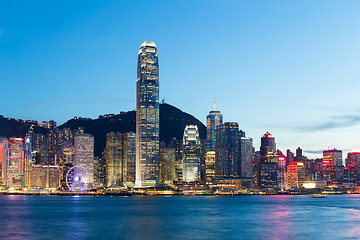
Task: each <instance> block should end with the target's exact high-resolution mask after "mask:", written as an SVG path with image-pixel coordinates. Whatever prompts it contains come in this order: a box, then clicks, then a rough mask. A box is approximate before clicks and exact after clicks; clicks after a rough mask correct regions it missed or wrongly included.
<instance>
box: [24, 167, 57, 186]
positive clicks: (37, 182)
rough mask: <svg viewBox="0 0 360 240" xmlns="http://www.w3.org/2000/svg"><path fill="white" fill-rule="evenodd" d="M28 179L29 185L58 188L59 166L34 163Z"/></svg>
mask: <svg viewBox="0 0 360 240" xmlns="http://www.w3.org/2000/svg"><path fill="white" fill-rule="evenodd" d="M30 179H31V180H30V186H31V187H33V188H58V187H59V186H60V169H59V166H51V165H34V166H33V168H32V169H31V177H30Z"/></svg>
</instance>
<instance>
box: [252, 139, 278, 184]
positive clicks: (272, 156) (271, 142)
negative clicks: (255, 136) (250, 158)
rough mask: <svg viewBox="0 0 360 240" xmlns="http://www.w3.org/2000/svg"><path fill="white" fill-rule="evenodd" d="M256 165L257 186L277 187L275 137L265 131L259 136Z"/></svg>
mask: <svg viewBox="0 0 360 240" xmlns="http://www.w3.org/2000/svg"><path fill="white" fill-rule="evenodd" d="M259 158H260V159H259V163H258V166H257V168H258V169H257V185H258V188H275V187H278V156H277V153H276V144H275V138H274V136H272V135H271V134H270V133H269V132H266V133H265V134H264V135H263V137H262V138H261V146H260V156H259Z"/></svg>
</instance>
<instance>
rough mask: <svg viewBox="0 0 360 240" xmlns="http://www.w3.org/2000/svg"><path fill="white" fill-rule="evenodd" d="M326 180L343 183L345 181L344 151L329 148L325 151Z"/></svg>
mask: <svg viewBox="0 0 360 240" xmlns="http://www.w3.org/2000/svg"><path fill="white" fill-rule="evenodd" d="M322 167H323V171H324V180H326V181H328V182H330V183H341V182H342V181H343V164H342V151H341V150H337V149H335V148H334V149H329V150H325V151H323V163H322Z"/></svg>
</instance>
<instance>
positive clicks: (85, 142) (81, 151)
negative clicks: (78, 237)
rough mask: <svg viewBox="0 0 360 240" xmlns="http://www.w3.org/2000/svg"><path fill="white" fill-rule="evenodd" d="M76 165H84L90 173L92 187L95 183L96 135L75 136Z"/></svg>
mask: <svg viewBox="0 0 360 240" xmlns="http://www.w3.org/2000/svg"><path fill="white" fill-rule="evenodd" d="M74 165H75V166H81V167H84V168H85V169H86V170H87V171H88V173H89V183H88V184H90V186H89V187H90V188H91V187H92V184H93V183H94V137H93V136H92V135H91V134H86V133H83V134H77V135H76V136H75V138H74Z"/></svg>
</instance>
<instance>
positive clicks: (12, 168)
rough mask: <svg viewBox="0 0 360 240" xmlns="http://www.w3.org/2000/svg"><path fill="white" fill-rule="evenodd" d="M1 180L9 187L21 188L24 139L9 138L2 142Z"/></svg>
mask: <svg viewBox="0 0 360 240" xmlns="http://www.w3.org/2000/svg"><path fill="white" fill-rule="evenodd" d="M3 143H4V158H3V163H2V181H3V184H5V185H7V186H8V187H9V188H13V189H21V188H22V186H23V185H24V184H23V182H21V183H19V181H23V176H24V139H22V138H14V137H13V138H10V139H9V140H5V141H4V142H3Z"/></svg>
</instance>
